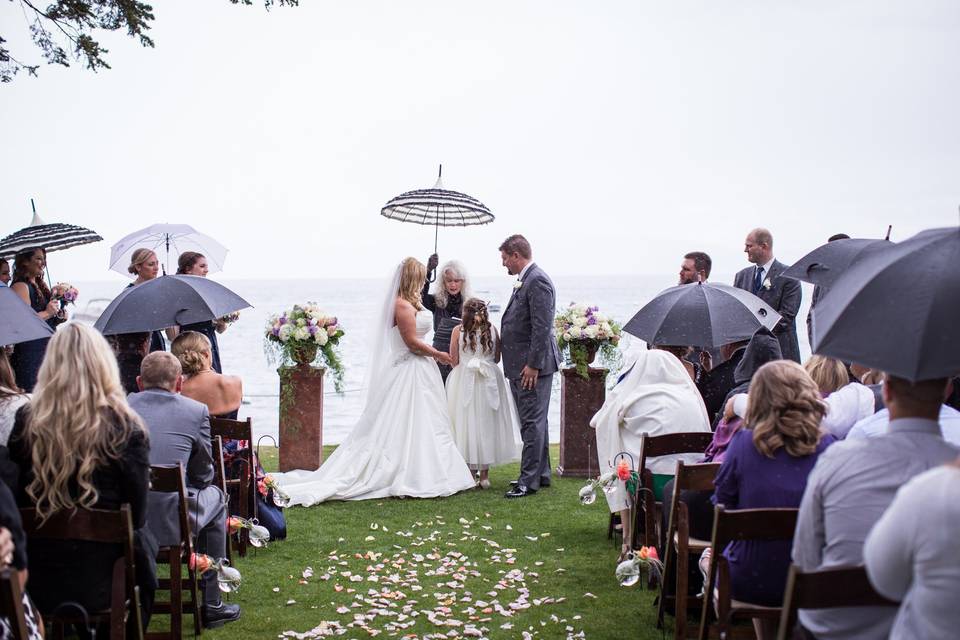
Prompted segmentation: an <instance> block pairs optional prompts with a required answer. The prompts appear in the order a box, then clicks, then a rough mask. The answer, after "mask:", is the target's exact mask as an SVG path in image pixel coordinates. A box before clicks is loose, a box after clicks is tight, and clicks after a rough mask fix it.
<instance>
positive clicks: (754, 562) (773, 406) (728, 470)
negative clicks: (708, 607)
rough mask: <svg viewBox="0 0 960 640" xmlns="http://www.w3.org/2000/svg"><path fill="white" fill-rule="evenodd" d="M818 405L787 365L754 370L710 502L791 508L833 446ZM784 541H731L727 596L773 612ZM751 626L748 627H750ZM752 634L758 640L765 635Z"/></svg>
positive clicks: (813, 391) (786, 555)
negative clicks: (824, 453) (822, 426)
mask: <svg viewBox="0 0 960 640" xmlns="http://www.w3.org/2000/svg"><path fill="white" fill-rule="evenodd" d="M824 411H825V405H824V403H823V401H822V400H821V398H820V391H819V389H818V388H817V385H816V383H814V381H813V380H812V379H811V378H810V376H809V374H807V372H806V371H804V370H803V367H801V366H800V365H798V364H796V363H795V362H792V361H789V360H778V361H776V362H771V363H769V364H765V365H764V366H762V367H761V368H760V369H759V370H758V371H757V373H756V375H755V376H754V377H753V380H752V381H751V383H750V397H749V404H748V405H747V412H746V416H745V417H744V425H745V426H744V428H742V429H740V430H739V431H737V432H736V433H734V434H733V437H732V438H731V439H730V443H729V445H728V447H727V450H726V455H725V457H724V460H723V464H722V466H721V467H720V471H719V473H718V474H717V478H716V480H715V483H714V486H715V492H714V495H713V502H714V504H722V505H724V506H725V507H726V508H727V509H760V508H777V507H787V508H790V507H793V508H796V507H799V506H800V498H801V497H802V496H803V490H804V488H806V485H807V475H809V473H810V471H811V470H812V469H813V465H814V464H815V463H816V461H817V456H819V455H820V453H821V452H822V451H823V450H824V449H826V448H827V447H828V446H829V445H830V444H831V443H833V442H834V438H833V436H830V435H827V434H823V433H821V431H820V420H821V419H822V418H823V415H824ZM790 546H791V544H790V541H788V540H777V541H763V542H753V541H740V542H732V543H730V545H729V546H727V548H726V550H725V551H724V555H725V556H726V558H727V560H728V562H729V564H730V582H731V593H732V596H733V597H734V598H735V599H737V600H744V601H747V602H752V603H755V604H761V605H767V606H778V605H779V604H780V603H781V602H783V591H784V586H785V583H786V579H787V570H788V568H789V566H790ZM755 624H756V623H755ZM765 631H772V629H770V630H767V629H760V628H758V629H757V636H758V637H760V638H764V637H772V634H770V635H769V636H768V634H767V633H764V632H765Z"/></svg>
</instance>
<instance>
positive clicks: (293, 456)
mask: <svg viewBox="0 0 960 640" xmlns="http://www.w3.org/2000/svg"><path fill="white" fill-rule="evenodd" d="M326 371H327V370H326V369H324V368H322V367H312V366H310V365H306V364H297V365H294V366H292V367H281V368H280V369H279V370H278V373H279V374H280V471H292V470H294V469H306V470H308V471H314V470H316V469H319V468H320V463H321V462H323V375H324V373H326Z"/></svg>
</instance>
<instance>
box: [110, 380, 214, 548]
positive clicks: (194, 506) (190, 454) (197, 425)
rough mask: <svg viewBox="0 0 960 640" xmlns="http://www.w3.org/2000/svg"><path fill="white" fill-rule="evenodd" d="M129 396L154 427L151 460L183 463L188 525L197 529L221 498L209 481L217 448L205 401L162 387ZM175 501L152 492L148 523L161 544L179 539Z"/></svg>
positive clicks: (130, 401) (170, 496) (131, 405)
mask: <svg viewBox="0 0 960 640" xmlns="http://www.w3.org/2000/svg"><path fill="white" fill-rule="evenodd" d="M127 400H128V402H129V403H130V407H131V408H132V409H133V410H134V411H136V412H137V414H139V416H140V417H141V418H143V422H144V424H146V425H147V429H148V430H149V431H150V464H177V463H178V462H179V463H181V464H182V465H183V469H184V471H185V474H186V484H187V502H188V505H189V508H190V524H191V527H193V533H194V534H196V532H197V531H198V530H199V528H200V527H202V526H203V524H204V523H205V522H206V521H207V520H208V519H209V514H210V512H211V511H212V510H218V509H220V508H222V502H223V493H222V492H221V491H220V489H219V488H217V487H216V486H213V485H212V484H211V483H212V482H213V479H214V471H213V448H212V446H211V441H210V412H209V411H208V410H207V405H205V404H202V403H200V402H197V401H196V400H191V399H190V398H187V397H185V396H182V395H180V394H179V393H171V392H169V391H164V390H162V389H147V390H146V391H141V392H140V393H133V394H130V396H129V397H128V398H127ZM218 502H219V503H220V504H219V505H218V504H217V503H218ZM176 504H177V502H176V496H175V495H173V494H164V493H152V492H151V493H150V496H149V505H150V508H149V510H148V513H147V526H148V527H149V528H150V530H151V531H152V532H153V533H154V535H155V536H156V537H157V541H158V542H159V543H160V544H161V545H165V544H172V543H174V542H175V541H176V540H178V539H179V536H180V524H179V520H178V516H177V506H176Z"/></svg>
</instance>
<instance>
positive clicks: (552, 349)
mask: <svg viewBox="0 0 960 640" xmlns="http://www.w3.org/2000/svg"><path fill="white" fill-rule="evenodd" d="M500 258H501V260H502V262H503V266H504V267H506V268H507V273H509V274H510V275H512V276H517V282H516V283H515V284H514V285H513V294H512V295H511V296H510V301H509V302H508V303H507V307H506V308H505V309H504V310H503V315H502V316H501V318H500V341H501V350H502V353H503V373H504V375H505V376H506V378H507V379H508V380H509V381H510V391H511V392H512V393H513V399H514V401H515V402H516V405H517V412H518V413H519V414H520V437H521V439H522V440H523V451H522V453H521V456H520V477H519V478H517V481H516V483H514V486H513V487H512V488H511V489H510V491H508V492H507V493H506V497H507V498H523V497H525V496H529V495H532V494H534V493H536V492H537V490H538V489H540V488H541V487H549V486H550V435H549V431H548V427H547V414H548V412H549V409H550V392H551V390H552V389H553V374H554V373H556V371H557V370H558V369H559V368H560V349H559V348H558V347H557V340H556V337H555V336H554V334H553V317H554V314H555V309H556V292H555V291H554V289H553V282H552V281H551V280H550V277H549V276H547V274H546V273H544V272H543V270H541V269H540V268H539V267H538V266H537V265H536V264H534V262H533V251H532V250H531V249H530V243H529V242H527V239H526V238H524V237H523V236H521V235H513V236H510V237H509V238H507V239H506V240H504V241H503V244H501V245H500Z"/></svg>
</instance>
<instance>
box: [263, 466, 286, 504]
mask: <svg viewBox="0 0 960 640" xmlns="http://www.w3.org/2000/svg"><path fill="white" fill-rule="evenodd" d="M257 491H259V492H260V495H262V496H263V497H264V498H268V497H269V496H270V493H271V492H272V493H273V504H275V505H276V506H278V507H280V508H281V509H284V508H286V507H287V506H289V504H290V495H289V494H288V493H287V492H286V491H284V490H283V489H281V488H280V485H278V484H277V482H276V480H274V479H273V476H272V475H270V474H269V473H268V474H267V475H265V476H263V477H262V478H260V480H258V481H257Z"/></svg>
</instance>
